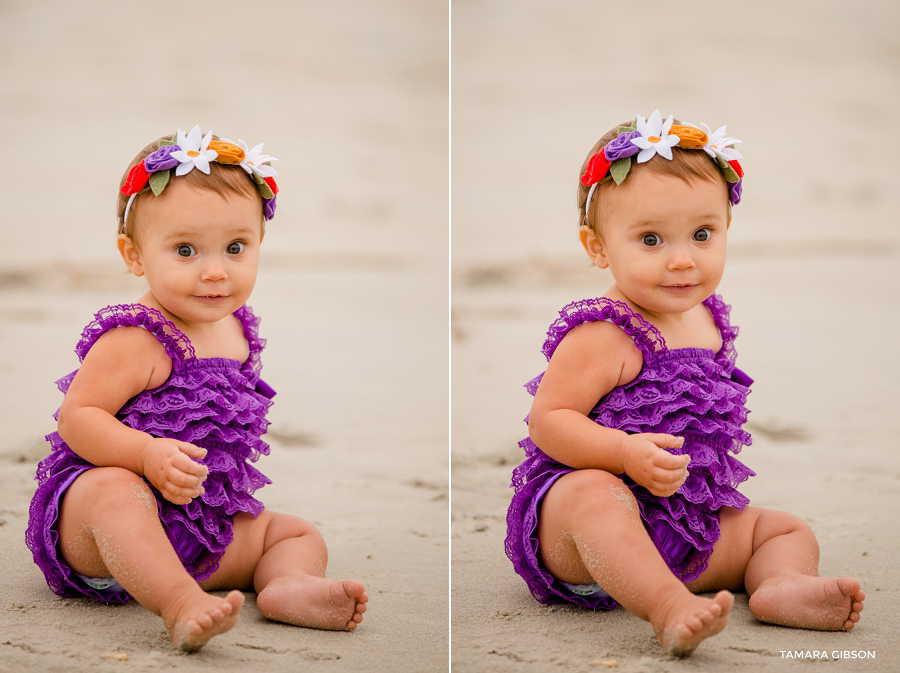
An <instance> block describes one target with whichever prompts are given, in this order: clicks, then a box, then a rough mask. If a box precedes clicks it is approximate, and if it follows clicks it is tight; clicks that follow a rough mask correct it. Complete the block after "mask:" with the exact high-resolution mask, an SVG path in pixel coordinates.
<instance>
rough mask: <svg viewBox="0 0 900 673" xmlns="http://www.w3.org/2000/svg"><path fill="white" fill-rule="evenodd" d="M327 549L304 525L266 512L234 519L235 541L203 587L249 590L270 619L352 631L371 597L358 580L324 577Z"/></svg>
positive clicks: (292, 518) (312, 528)
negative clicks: (242, 587) (250, 588)
mask: <svg viewBox="0 0 900 673" xmlns="http://www.w3.org/2000/svg"><path fill="white" fill-rule="evenodd" d="M327 563H328V551H327V549H326V548H325V542H324V540H323V539H322V536H321V535H320V534H319V531H318V530H316V528H315V526H313V525H312V524H311V523H309V522H308V521H305V520H303V519H301V518H299V517H295V516H290V515H287V514H278V513H275V512H271V511H268V510H267V511H265V512H263V513H262V514H260V515H259V517H258V518H256V519H254V518H253V517H251V516H250V515H247V514H238V515H236V516H235V518H234V541H233V542H232V543H231V545H229V547H228V550H227V551H226V552H225V556H224V557H223V558H222V562H221V564H220V566H219V570H218V571H217V572H216V573H215V574H214V575H213V576H212V577H211V578H210V579H209V580H207V581H206V582H203V583H202V584H203V586H204V587H208V588H212V587H218V586H222V587H232V586H247V587H249V586H253V587H254V588H255V589H256V591H257V594H258V596H257V606H258V607H259V610H260V612H262V614H263V615H265V616H266V617H268V618H269V619H274V620H276V621H281V622H287V623H289V624H296V625H298V626H307V627H312V628H317V629H330V630H347V631H352V630H353V629H355V628H356V627H357V625H358V624H359V623H360V622H361V621H362V619H363V613H364V612H365V611H366V603H367V602H368V600H369V596H368V595H367V594H366V592H365V587H363V585H362V583H361V582H358V581H356V580H331V579H326V578H325V567H326V565H327Z"/></svg>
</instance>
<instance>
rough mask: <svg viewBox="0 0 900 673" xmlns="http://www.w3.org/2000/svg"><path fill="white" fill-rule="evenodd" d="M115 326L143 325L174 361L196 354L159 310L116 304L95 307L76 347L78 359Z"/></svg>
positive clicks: (192, 356)
mask: <svg viewBox="0 0 900 673" xmlns="http://www.w3.org/2000/svg"><path fill="white" fill-rule="evenodd" d="M116 327H143V328H144V329H146V330H147V331H148V332H150V333H151V334H152V335H153V336H155V337H156V339H157V340H158V341H159V342H160V343H161V344H162V345H163V347H164V348H165V349H166V354H167V355H168V356H169V357H170V358H172V360H173V361H175V362H181V361H184V360H191V359H193V358H194V357H196V356H195V354H194V346H193V345H192V344H191V341H190V339H188V338H187V336H186V335H185V334H184V333H183V332H182V331H181V330H179V329H178V328H177V327H175V324H174V323H173V322H171V321H170V320H167V319H166V317H165V316H164V315H163V314H162V313H160V312H159V311H158V310H156V309H155V308H148V307H147V306H143V305H142V304H117V305H115V306H107V307H106V308H104V309H100V310H99V311H97V313H96V314H95V315H94V320H93V322H91V324H89V325H88V326H87V327H85V328H84V331H83V332H82V333H81V339H80V340H79V341H78V345H77V346H76V347H75V354H76V355H77V356H78V359H79V360H82V361H83V360H84V358H85V356H86V355H87V353H88V351H89V350H90V349H91V347H92V346H93V345H94V344H95V343H96V342H97V339H99V338H100V337H101V336H103V335H104V334H106V332H108V331H109V330H111V329H115V328H116Z"/></svg>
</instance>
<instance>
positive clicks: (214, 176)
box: [116, 135, 265, 243]
mask: <svg viewBox="0 0 900 673" xmlns="http://www.w3.org/2000/svg"><path fill="white" fill-rule="evenodd" d="M171 139H172V136H163V137H162V138H159V139H158V140H154V141H153V142H152V143H150V144H149V145H147V146H146V147H145V148H144V149H142V150H141V151H140V152H138V153H137V156H135V157H134V159H132V160H131V163H130V164H128V168H127V169H126V171H125V173H124V175H122V179H121V180H120V181H119V197H118V199H117V200H116V216H117V219H118V222H119V228H118V231H117V233H119V234H125V235H126V236H128V238H130V239H131V240H132V241H134V242H135V243H137V241H136V238H135V224H136V222H137V217H136V215H137V213H138V212H139V208H138V204H139V203H140V202H141V201H142V200H144V199H145V198H146V197H147V196H150V197H153V192H151V191H147V192H143V193H141V194H138V195H137V196H136V197H135V199H134V201H133V202H132V204H131V209H130V210H129V211H128V222H125V207H126V206H127V205H128V198H129V197H127V196H125V195H124V194H122V185H124V184H125V181H126V180H127V179H128V174H129V173H130V172H131V169H132V168H134V167H135V166H136V165H137V164H138V163H140V162H141V161H143V160H144V159H146V158H147V157H148V156H150V155H151V154H153V153H154V152H155V151H156V150H157V149H158V148H159V141H160V140H171ZM212 139H213V140H219V137H218V136H215V135H214V136H213V137H212ZM174 177H175V176H174V175H172V178H174ZM178 180H183V181H184V182H186V183H187V184H188V185H190V186H191V187H194V188H195V189H208V190H209V191H211V192H215V193H216V194H219V195H220V196H227V195H228V194H237V195H239V196H244V197H248V198H252V197H254V196H255V197H258V198H262V197H261V196H260V195H259V191H258V190H257V188H256V184H255V183H254V182H253V178H251V177H250V175H249V174H248V173H247V171H245V170H244V169H243V168H241V167H240V166H237V165H233V164H220V163H217V162H215V161H211V162H210V164H209V175H207V174H206V173H203V172H202V171H200V170H193V171H191V172H190V173H186V174H185V175H182V176H179V177H178ZM263 226H265V220H263Z"/></svg>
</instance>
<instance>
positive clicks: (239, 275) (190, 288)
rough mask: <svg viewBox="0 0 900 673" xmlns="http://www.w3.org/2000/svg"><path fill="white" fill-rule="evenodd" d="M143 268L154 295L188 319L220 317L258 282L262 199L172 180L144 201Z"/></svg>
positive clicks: (201, 320) (234, 307)
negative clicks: (225, 195)
mask: <svg viewBox="0 0 900 673" xmlns="http://www.w3.org/2000/svg"><path fill="white" fill-rule="evenodd" d="M142 206H143V209H142V212H141V218H140V221H139V222H138V223H137V224H138V226H139V228H140V230H139V232H138V236H139V245H140V251H139V255H140V270H141V271H143V275H144V276H145V277H146V279H147V282H148V284H149V286H150V291H151V293H152V294H153V296H154V297H155V298H156V300H157V301H158V302H159V303H160V304H161V305H162V306H163V307H164V308H165V309H166V310H167V311H169V312H170V313H172V314H174V315H175V316H177V317H178V318H180V319H181V320H182V321H184V322H185V323H188V324H190V323H205V322H215V321H218V320H221V319H222V318H224V317H226V316H227V315H229V314H231V313H233V312H234V311H235V310H237V309H238V308H240V307H241V306H242V305H243V304H244V302H246V301H247V299H248V298H249V297H250V293H251V292H252V291H253V286H254V284H255V283H256V271H257V267H258V265H259V249H260V244H261V242H262V202H261V200H260V199H259V198H249V197H243V196H240V195H237V194H229V195H228V196H227V197H223V196H220V195H219V194H216V193H215V192H212V191H209V190H205V189H194V188H192V187H190V186H189V185H187V184H185V183H184V182H183V181H180V180H178V179H177V178H175V179H174V180H173V181H172V183H170V184H169V185H168V187H167V188H166V190H165V191H164V192H163V193H162V194H161V195H160V196H159V197H155V198H150V199H147V200H146V203H144V204H142Z"/></svg>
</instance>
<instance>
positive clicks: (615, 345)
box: [553, 320, 644, 385]
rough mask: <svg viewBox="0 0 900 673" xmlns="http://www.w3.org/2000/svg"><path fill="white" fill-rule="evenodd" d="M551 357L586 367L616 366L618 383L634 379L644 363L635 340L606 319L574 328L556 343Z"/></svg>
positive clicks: (622, 383)
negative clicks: (556, 345) (557, 344)
mask: <svg viewBox="0 0 900 673" xmlns="http://www.w3.org/2000/svg"><path fill="white" fill-rule="evenodd" d="M553 358H563V359H566V360H571V361H573V362H575V363H578V366H580V367H582V368H584V369H585V370H589V369H591V368H593V367H602V368H604V369H607V368H611V369H615V370H616V371H618V372H619V376H618V383H617V385H624V384H626V383H629V382H631V381H633V380H634V379H635V378H637V376H638V374H640V372H641V367H643V365H644V356H643V354H642V353H641V351H640V350H639V349H638V347H637V346H636V345H635V343H634V340H633V339H632V338H631V337H630V336H629V335H628V334H626V333H625V331H624V330H623V329H622V328H621V327H619V326H618V325H615V324H613V323H611V322H608V321H605V320H599V321H594V322H586V323H582V324H581V325H578V326H577V327H573V328H572V329H571V330H569V332H567V333H566V335H565V336H564V337H563V339H562V341H561V342H560V343H559V346H558V347H557V348H556V351H555V352H554V354H553Z"/></svg>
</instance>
